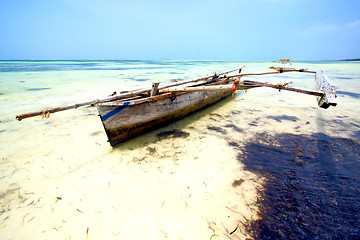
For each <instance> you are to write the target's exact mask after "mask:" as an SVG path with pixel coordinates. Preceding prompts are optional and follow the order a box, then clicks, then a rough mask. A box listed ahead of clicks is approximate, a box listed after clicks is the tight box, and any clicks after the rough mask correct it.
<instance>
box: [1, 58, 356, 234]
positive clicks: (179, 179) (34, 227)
mask: <svg viewBox="0 0 360 240" xmlns="http://www.w3.org/2000/svg"><path fill="white" fill-rule="evenodd" d="M177 64H179V65H180V66H175V67H174V68H175V69H178V68H179V69H181V67H184V68H186V67H188V66H187V65H186V64H183V65H181V64H180V63H177ZM268 64H271V63H260V65H268ZM301 65H305V64H304V63H301ZM218 66H220V67H219V68H221V69H224V68H225V67H228V68H227V69H231V68H234V67H232V66H233V62H225V63H224V62H220V63H218ZM256 66H257V64H256V63H250V66H249V69H250V70H257V67H256ZM306 66H307V67H313V68H314V67H319V68H325V69H324V71H326V70H327V71H328V72H329V75H330V77H331V79H332V80H333V81H335V82H337V84H338V85H339V90H340V91H342V93H341V92H340V93H339V94H338V101H339V104H338V106H337V107H336V108H332V109H329V110H324V109H319V108H318V107H317V105H316V101H315V99H314V98H313V97H309V96H303V95H301V94H294V93H288V92H283V91H282V92H279V91H276V90H272V89H256V90H249V91H248V92H247V93H244V92H241V93H240V92H239V93H238V94H237V95H236V96H235V97H234V98H229V99H226V100H224V101H222V102H221V103H219V104H216V105H213V106H211V107H209V108H207V109H205V110H202V111H200V112H197V113H195V114H193V115H191V116H189V117H187V118H185V119H183V120H180V121H177V122H175V123H172V124H170V125H168V126H164V127H163V128H160V129H158V130H155V131H153V132H150V133H148V134H145V135H142V136H139V137H137V138H135V139H132V140H130V141H128V142H125V143H123V144H121V145H120V146H118V147H116V148H111V147H110V145H109V144H108V143H107V138H106V135H105V132H104V131H103V127H102V125H101V121H100V119H99V117H98V116H97V114H98V113H97V110H96V108H95V107H84V108H79V109H76V110H71V111H65V112H62V113H58V114H54V115H51V117H50V118H49V119H41V118H40V117H37V118H32V119H27V120H24V121H21V122H17V121H16V120H15V117H14V116H15V114H16V113H19V111H25V110H26V109H27V110H30V111H31V110H34V109H33V107H34V106H36V105H37V103H38V102H42V101H43V98H42V100H41V99H31V96H29V99H30V100H29V101H28V102H27V103H26V104H25V105H23V106H21V101H20V100H19V99H18V98H12V99H11V101H13V102H12V104H13V105H12V106H18V108H15V107H14V108H11V109H10V108H9V109H6V110H4V109H3V110H2V114H3V115H2V119H1V121H0V126H1V127H0V149H1V156H0V157H1V164H0V169H1V171H0V172H1V175H0V183H1V184H0V204H1V212H0V238H1V239H13V240H17V239H19V240H20V239H178V240H179V239H183V240H185V239H210V238H211V237H212V240H217V239H246V238H253V237H254V236H256V235H253V234H251V232H250V231H249V229H247V228H246V226H249V223H251V222H256V221H257V220H259V219H260V218H263V214H262V211H261V210H262V208H261V198H263V197H264V195H262V194H260V193H261V192H262V191H264V190H265V189H266V186H269V185H266V184H265V183H269V182H268V176H269V175H266V174H265V172H259V170H258V169H254V168H251V167H249V164H248V162H246V159H249V158H250V157H249V156H255V158H256V159H257V160H259V159H260V160H261V159H262V160H266V159H268V158H270V157H269V156H277V155H279V156H280V155H281V154H280V153H278V151H275V150H277V148H278V147H280V148H281V145H278V144H280V143H281V141H283V140H281V141H280V140H279V138H277V137H273V136H277V135H280V136H281V135H284V134H290V135H286V136H310V135H311V136H317V135H316V134H324V135H326V137H327V138H326V139H328V138H329V139H330V138H338V139H352V141H353V142H355V143H356V144H358V143H359V131H360V122H359V119H360V118H359V112H358V111H356V110H355V109H357V106H358V104H359V97H358V96H359V94H360V93H359V92H356V91H358V90H354V89H359V88H357V87H359V86H358V84H359V83H358V81H357V82H356V81H354V79H357V80H359V77H360V74H359V72H358V70H356V69H357V66H358V65H356V66H354V65H345V66H342V65H340V64H339V65H336V66H334V65H330V64H329V65H327V64H325V63H324V64H322V65H321V64H312V63H307V64H306ZM339 66H341V67H342V68H340V67H339ZM235 67H236V66H235ZM210 68H213V66H211V65H210V66H206V64H203V63H201V64H198V65H196V63H195V64H194V66H193V67H191V68H190V67H188V68H187V69H185V70H177V72H175V74H174V75H176V74H178V75H177V76H179V74H180V76H181V77H184V78H187V77H188V76H186V74H185V73H184V72H186V71H187V70H189V69H190V70H191V71H196V70H197V71H199V72H201V71H204V69H205V70H208V69H210ZM221 69H220V70H221ZM225 70H226V69H225ZM250 70H249V71H250ZM132 71H136V70H132ZM137 71H145V70H137ZM146 71H150V72H148V73H143V76H141V74H138V76H139V75H140V76H139V78H144V79H146V80H144V81H136V79H133V82H132V83H128V86H135V85H136V86H138V85H141V84H150V83H151V82H152V81H153V78H155V76H158V75H156V72H159V71H160V70H159V69H151V70H149V69H146ZM168 71H169V72H171V71H174V70H173V68H171V69H170V70H168ZM74 72H75V73H76V74H79V72H78V71H74ZM348 72H351V73H352V74H353V75H352V76H351V81H352V83H351V85H348V84H347V81H348V80H349V79H346V78H347V77H348V76H347V75H346V74H347V73H348ZM51 73H52V74H54V73H55V72H48V73H47V74H48V76H50V75H51ZM60 74H63V75H65V76H66V74H67V73H65V72H60ZM85 74H90V73H85ZM102 74H103V75H106V76H107V78H108V79H110V78H111V77H113V76H114V74H118V73H116V71H113V70H111V71H105V72H102ZM10 75H11V74H9V73H8V75H7V76H6V79H7V80H8V79H9V76H10ZM0 76H1V81H5V75H0ZM16 76H18V75H16ZM89 76H90V75H89ZM96 76H99V72H96V73H95V75H93V76H92V77H93V78H95V77H96ZM160 76H161V78H167V77H168V76H167V75H163V76H162V75H160ZM341 76H342V77H343V79H342V80H341V79H340V77H341ZM12 77H15V75H13V76H12ZM62 77H64V76H61V77H59V79H61V78H62ZM117 77H118V78H121V79H122V80H124V82H125V83H126V81H127V78H129V75H127V74H125V75H124V76H119V75H118V76H117ZM24 78H25V77H24ZM299 79H300V81H302V80H303V78H302V76H299V75H295V77H293V78H291V77H288V78H286V81H288V80H295V81H296V80H299ZM275 80H277V79H275ZM108 81H109V82H110V85H111V86H114V85H115V84H116V83H115V81H114V82H111V80H108ZM129 81H130V80H129ZM295 81H294V82H295ZM69 82H70V81H69ZM90 83H91V87H90V86H88V87H87V88H86V89H90V88H92V87H93V86H95V88H96V86H100V85H101V84H100V83H99V82H95V81H94V82H91V81H90ZM27 84H28V85H29V86H31V84H32V83H31V82H28V83H27ZM72 84H73V85H72ZM74 84H77V83H69V85H68V86H67V85H59V87H60V89H61V88H62V87H64V88H65V87H66V88H71V86H75V85H74ZM79 84H80V87H79V88H76V87H74V91H73V92H71V93H73V94H76V93H77V92H78V91H79V89H80V88H83V87H84V85H81V84H85V83H79ZM134 84H135V85H134ZM300 85H302V87H308V86H310V87H309V88H313V87H312V86H313V80H312V79H311V80H310V81H302V82H300ZM49 88H50V87H49ZM103 90H104V89H103ZM106 90H107V89H106ZM46 91H54V93H53V94H54V95H51V92H50V93H49V96H51V97H50V101H51V103H53V101H55V100H56V99H60V98H61V97H60V96H61V95H63V97H64V99H66V96H67V95H71V94H69V93H68V92H67V93H65V92H63V93H55V91H57V90H56V87H55V88H54V90H43V91H34V93H38V94H39V96H41V94H45V93H46ZM92 92H93V93H95V92H96V89H93V90H92ZM92 92H87V93H86V95H85V96H84V95H82V96H81V99H82V98H86V97H88V95H92V94H91V93H92ZM108 92H110V91H108ZM22 94H31V92H25V93H22ZM97 94H98V95H100V94H99V93H98V92H97ZM45 95H46V94H45ZM58 95H60V96H58ZM16 96H19V95H16ZM0 97H2V98H3V100H2V106H6V105H5V103H8V102H10V100H9V99H5V98H7V97H8V95H7V94H4V95H0ZM8 98H9V97H8ZM74 100H75V101H78V100H80V99H72V98H71V97H69V99H66V100H63V103H68V102H71V101H74ZM41 104H42V105H46V103H44V102H42V103H41ZM264 133H266V136H267V135H269V137H263V138H262V137H261V136H265V135H264ZM316 138H317V137H312V138H310V139H316ZM289 139H293V138H289ZM295 139H297V137H295ZM301 139H303V138H301ZM305 139H306V138H305ZM302 141H303V140H301V141H295V142H302ZM341 141H342V140H341ZM254 142H257V143H258V144H265V145H267V146H272V150H274V149H275V150H274V152H271V154H270V155H266V157H262V156H263V155H262V153H260V152H258V151H257V150H256V148H255V150H256V151H254V148H250V147H249V146H250V144H251V143H254ZM284 142H286V140H284V141H283V142H282V143H283V145H284ZM304 142H309V141H306V140H304ZM310 142H311V141H310ZM331 142H336V141H335V140H331V141H330V140H329V142H328V143H329V144H330V143H331ZM295 145H296V144H295ZM300 145H301V144H300ZM300 145H299V146H298V148H294V149H293V150H290V151H289V152H287V153H286V154H285V155H289V154H290V155H291V154H295V153H296V154H297V153H298V150H299V149H301V148H303V147H301V146H300ZM291 146H292V145H291ZM304 148H305V147H304ZM261 149H263V148H261ZM308 149H311V148H310V147H309V148H308ZM356 149H358V148H355V150H356ZM314 151H317V150H312V152H314ZM339 151H340V150H339ZM330 153H333V152H331V151H330ZM330 153H329V154H330ZM309 154H310V153H309ZM345 154H347V155H348V156H349V157H350V155H351V154H350V152H346V153H345ZM349 154H350V155H349ZM256 156H258V157H256ZM281 156H282V155H281ZM334 156H335V155H334ZM356 156H358V155H356ZM356 156H355V157H354V156H353V155H351V159H353V158H354V159H355V160H356ZM245 157H246V158H245ZM315 159H317V158H315ZM319 159H321V158H319ZM334 159H338V158H336V157H334ZM345 159H346V157H345ZM349 159H350V158H349ZM355 160H354V161H355ZM357 160H358V159H357ZM314 161H315V160H314ZM284 162H285V161H284ZM278 165H281V163H279V164H278ZM353 171H355V172H357V173H359V172H358V171H359V168H355V169H353ZM274 176H275V175H274ZM336 176H337V175H336ZM351 176H352V175H351ZM351 179H352V180H351V181H355V182H354V184H355V186H357V185H358V184H359V181H358V180H359V179H358V177H354V178H351ZM352 197H354V198H355V199H356V198H357V197H358V195H353V196H352ZM352 209H353V210H356V209H357V206H352ZM348 210H349V211H351V208H349V209H348ZM356 224H358V222H357V223H356V222H355V224H354V226H353V227H354V229H356V228H357V226H356ZM348 231H351V229H350V230H348ZM353 232H355V233H356V231H355V230H354V231H353ZM214 234H215V235H214ZM354 236H356V235H354Z"/></svg>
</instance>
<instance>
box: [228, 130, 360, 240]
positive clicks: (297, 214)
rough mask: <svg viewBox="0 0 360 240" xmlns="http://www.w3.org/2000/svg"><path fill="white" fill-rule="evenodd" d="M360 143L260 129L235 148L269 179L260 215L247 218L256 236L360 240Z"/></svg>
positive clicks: (246, 224) (249, 166)
mask: <svg viewBox="0 0 360 240" xmlns="http://www.w3.org/2000/svg"><path fill="white" fill-rule="evenodd" d="M259 138H261V139H262V140H261V142H260V141H259ZM263 140H266V141H265V143H264V141H263ZM359 144H360V141H359V140H356V139H345V138H335V137H330V136H327V135H324V134H314V135H311V136H306V135H294V134H278V135H275V136H270V135H267V134H259V136H255V137H254V139H252V140H251V141H249V142H248V143H247V144H246V145H245V146H243V147H235V149H237V150H239V154H238V157H237V158H238V160H239V161H241V162H242V163H243V164H244V165H245V169H246V170H248V171H251V172H254V173H255V174H257V175H260V176H261V177H262V178H263V179H264V181H265V184H264V189H259V190H258V191H259V192H258V195H259V197H258V201H257V205H258V207H259V212H258V213H259V216H260V219H259V220H255V221H254V220H248V221H247V222H244V223H243V226H244V227H245V229H246V231H247V232H248V233H249V234H251V235H252V236H253V238H254V239H359V238H360V190H359V189H360V148H359Z"/></svg>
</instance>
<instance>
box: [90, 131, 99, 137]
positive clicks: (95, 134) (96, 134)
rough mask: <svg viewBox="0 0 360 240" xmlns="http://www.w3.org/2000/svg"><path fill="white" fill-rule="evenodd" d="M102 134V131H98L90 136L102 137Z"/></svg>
mask: <svg viewBox="0 0 360 240" xmlns="http://www.w3.org/2000/svg"><path fill="white" fill-rule="evenodd" d="M101 134H102V132H101V131H96V132H93V133H92V134H90V136H98V135H101Z"/></svg>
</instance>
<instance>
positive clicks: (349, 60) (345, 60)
mask: <svg viewBox="0 0 360 240" xmlns="http://www.w3.org/2000/svg"><path fill="white" fill-rule="evenodd" d="M340 61H343V62H360V58H354V59H343V60H340Z"/></svg>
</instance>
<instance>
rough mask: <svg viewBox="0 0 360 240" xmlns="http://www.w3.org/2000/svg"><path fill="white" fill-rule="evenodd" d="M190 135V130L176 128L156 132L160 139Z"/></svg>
mask: <svg viewBox="0 0 360 240" xmlns="http://www.w3.org/2000/svg"><path fill="white" fill-rule="evenodd" d="M189 135H190V133H188V132H184V131H182V130H179V129H174V130H171V131H165V132H160V133H158V134H156V137H157V138H158V140H163V139H170V138H187V137H188V136H189Z"/></svg>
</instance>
